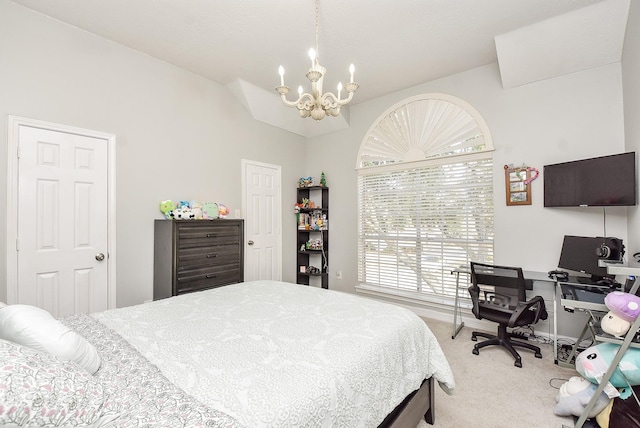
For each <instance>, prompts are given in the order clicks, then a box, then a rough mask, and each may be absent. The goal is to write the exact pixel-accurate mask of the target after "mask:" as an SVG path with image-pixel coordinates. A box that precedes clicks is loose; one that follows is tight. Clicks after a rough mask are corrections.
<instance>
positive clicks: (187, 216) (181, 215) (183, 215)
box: [172, 207, 193, 220]
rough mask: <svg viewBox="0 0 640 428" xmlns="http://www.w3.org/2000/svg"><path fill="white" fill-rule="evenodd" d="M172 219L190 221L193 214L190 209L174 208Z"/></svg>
mask: <svg viewBox="0 0 640 428" xmlns="http://www.w3.org/2000/svg"><path fill="white" fill-rule="evenodd" d="M172 215H173V218H174V219H176V220H191V219H192V218H193V213H192V212H191V208H187V207H182V208H176V209H175V210H173V214H172Z"/></svg>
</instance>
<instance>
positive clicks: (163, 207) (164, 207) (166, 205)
mask: <svg viewBox="0 0 640 428" xmlns="http://www.w3.org/2000/svg"><path fill="white" fill-rule="evenodd" d="M175 209H176V204H175V203H173V202H172V201H170V200H166V201H162V202H160V211H162V214H164V216H165V217H166V218H168V219H170V218H171V213H172V212H173V210H175Z"/></svg>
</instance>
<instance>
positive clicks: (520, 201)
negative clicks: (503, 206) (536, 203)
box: [504, 165, 531, 206]
mask: <svg viewBox="0 0 640 428" xmlns="http://www.w3.org/2000/svg"><path fill="white" fill-rule="evenodd" d="M504 180H505V190H506V196H507V206H510V205H531V171H530V170H529V169H528V168H527V167H525V166H523V167H516V168H511V167H509V166H507V165H505V167H504Z"/></svg>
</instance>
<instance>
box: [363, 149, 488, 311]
mask: <svg viewBox="0 0 640 428" xmlns="http://www.w3.org/2000/svg"><path fill="white" fill-rule="evenodd" d="M404 167H405V168H406V169H399V168H395V169H394V170H386V171H382V172H375V173H371V172H370V171H368V172H367V174H363V175H360V176H359V178H358V192H359V195H358V197H359V199H360V200H359V204H358V206H359V213H358V214H359V215H358V223H359V231H358V260H359V269H358V279H359V281H360V283H361V284H364V285H374V286H379V287H384V288H388V289H390V290H403V291H412V292H418V293H421V294H422V295H425V296H431V297H445V298H446V297H450V298H453V297H454V296H455V287H456V284H455V276H454V275H452V274H451V271H452V270H453V269H454V268H456V267H458V266H460V265H465V264H468V263H469V261H471V260H473V261H485V262H491V261H492V260H493V238H494V231H493V230H494V227H493V226H494V224H493V172H492V168H493V162H492V159H491V158H488V159H477V158H475V159H472V160H467V161H464V160H460V159H459V158H458V159H454V158H452V159H448V160H443V159H440V161H439V163H438V164H434V163H431V164H429V163H423V164H420V166H415V165H413V166H411V167H407V165H405V166H404ZM463 295H464V294H463ZM464 296H465V297H466V295H464ZM439 300H440V299H439ZM448 300H449V299H444V301H448Z"/></svg>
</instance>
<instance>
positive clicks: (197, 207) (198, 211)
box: [191, 201, 203, 220]
mask: <svg viewBox="0 0 640 428" xmlns="http://www.w3.org/2000/svg"><path fill="white" fill-rule="evenodd" d="M191 213H192V214H193V218H194V219H195V220H202V218H203V213H202V202H200V201H191Z"/></svg>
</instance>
